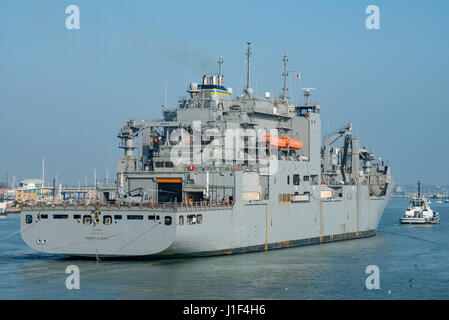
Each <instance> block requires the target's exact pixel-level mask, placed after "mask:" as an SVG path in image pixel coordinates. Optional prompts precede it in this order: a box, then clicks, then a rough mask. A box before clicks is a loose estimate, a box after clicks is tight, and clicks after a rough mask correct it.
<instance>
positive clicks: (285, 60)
mask: <svg viewBox="0 0 449 320" xmlns="http://www.w3.org/2000/svg"><path fill="white" fill-rule="evenodd" d="M282 60H283V61H284V73H282V76H283V77H284V88H283V89H282V90H283V93H282V100H283V101H285V102H287V101H288V87H287V78H288V71H287V62H288V57H287V52H286V53H285V54H284V58H283V59H282Z"/></svg>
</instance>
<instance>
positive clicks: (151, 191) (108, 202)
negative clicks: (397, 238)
mask: <svg viewBox="0 0 449 320" xmlns="http://www.w3.org/2000/svg"><path fill="white" fill-rule="evenodd" d="M246 55H247V62H248V63H247V79H246V87H245V88H244V90H243V93H242V94H240V95H239V96H237V97H233V96H232V89H231V88H226V87H224V86H223V73H222V64H223V59H222V58H221V57H220V59H219V72H218V74H216V75H212V76H207V75H205V76H204V77H203V78H202V82H201V84H197V83H191V84H190V85H189V87H188V90H187V96H186V97H184V98H181V99H180V100H179V105H178V107H177V108H176V109H171V108H168V107H166V106H165V107H163V108H162V113H163V120H159V121H154V120H151V121H146V120H145V121H139V122H137V121H134V120H130V121H128V122H126V124H125V125H124V126H123V128H122V129H121V131H120V132H119V134H118V138H120V139H121V144H120V147H121V148H123V149H124V155H123V157H122V158H121V159H120V160H119V163H118V170H117V181H116V184H114V185H98V186H97V201H96V202H95V204H86V205H70V204H65V203H64V204H62V205H40V207H36V206H34V207H24V208H23V210H22V213H21V234H22V237H23V239H24V240H25V242H26V243H27V244H28V245H29V246H30V247H31V248H33V249H35V250H38V251H42V252H47V253H54V254H64V255H70V256H84V257H97V258H123V257H133V258H136V257H157V258H161V257H185V256H209V255H220V254H233V253H244V252H252V251H260V250H270V249H278V248H287V247H293V246H300V245H308V244H319V243H325V242H330V241H340V240H348V239H358V238H364V237H370V236H374V235H375V234H376V229H377V226H378V224H379V220H380V218H381V216H382V213H383V211H384V208H385V206H386V204H387V202H388V200H389V198H390V194H391V191H392V190H393V187H394V179H393V178H392V177H391V175H390V166H389V164H388V163H384V162H383V161H380V160H379V161H376V160H375V157H374V153H373V151H372V150H370V149H368V148H367V147H361V146H360V143H359V138H358V137H355V136H353V135H352V134H351V125H350V124H348V125H345V126H343V127H342V128H341V129H339V130H336V131H335V132H333V133H331V134H329V135H326V136H325V137H324V139H323V145H321V118H320V106H319V105H318V104H315V103H313V102H312V100H311V91H312V89H311V88H309V89H304V90H305V91H304V103H303V104H302V105H300V104H293V103H291V102H290V99H289V91H288V88H287V82H288V81H287V80H288V79H287V78H288V75H289V72H288V69H287V61H288V58H287V54H285V56H284V59H283V61H284V72H283V77H284V78H283V80H284V87H283V90H282V93H281V95H280V96H279V98H273V97H271V95H270V93H268V92H267V93H266V94H265V95H264V96H262V97H260V96H257V95H256V94H255V93H254V91H253V89H252V88H251V85H250V57H251V47H250V43H248V50H247V52H246ZM340 138H341V140H342V143H341V146H339V147H336V146H335V145H334V144H335V143H336V142H337V140H339V139H340ZM136 139H141V140H140V143H137V141H136ZM136 145H137V146H139V147H136ZM333 145H334V146H333ZM136 148H138V152H137V154H138V155H137V156H136V155H135V151H134V149H136Z"/></svg>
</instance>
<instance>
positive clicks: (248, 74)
mask: <svg viewBox="0 0 449 320" xmlns="http://www.w3.org/2000/svg"><path fill="white" fill-rule="evenodd" d="M246 44H247V45H248V51H247V52H246V57H247V59H248V69H247V73H246V90H245V91H246V94H248V95H250V94H251V92H252V89H251V87H250V81H249V80H250V66H251V62H250V61H251V42H249V41H248V42H247V43H246Z"/></svg>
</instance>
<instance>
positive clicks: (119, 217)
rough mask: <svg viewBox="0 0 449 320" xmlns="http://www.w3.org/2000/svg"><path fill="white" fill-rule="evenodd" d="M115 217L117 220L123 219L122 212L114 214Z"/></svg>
mask: <svg viewBox="0 0 449 320" xmlns="http://www.w3.org/2000/svg"><path fill="white" fill-rule="evenodd" d="M114 219H115V220H122V215H121V214H116V215H115V216H114Z"/></svg>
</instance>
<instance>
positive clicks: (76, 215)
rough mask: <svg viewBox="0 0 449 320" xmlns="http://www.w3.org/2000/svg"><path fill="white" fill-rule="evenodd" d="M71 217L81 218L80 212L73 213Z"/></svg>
mask: <svg viewBox="0 0 449 320" xmlns="http://www.w3.org/2000/svg"><path fill="white" fill-rule="evenodd" d="M73 219H81V215H80V214H74V215H73Z"/></svg>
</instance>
